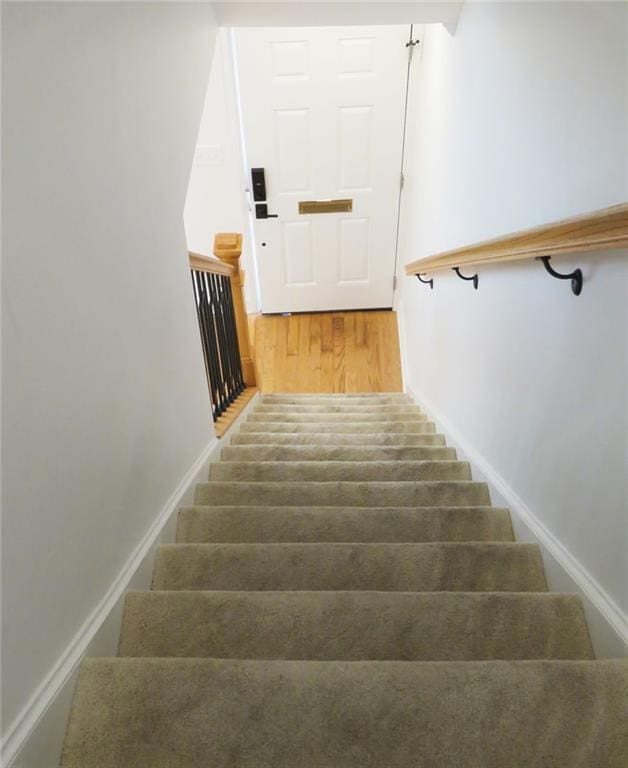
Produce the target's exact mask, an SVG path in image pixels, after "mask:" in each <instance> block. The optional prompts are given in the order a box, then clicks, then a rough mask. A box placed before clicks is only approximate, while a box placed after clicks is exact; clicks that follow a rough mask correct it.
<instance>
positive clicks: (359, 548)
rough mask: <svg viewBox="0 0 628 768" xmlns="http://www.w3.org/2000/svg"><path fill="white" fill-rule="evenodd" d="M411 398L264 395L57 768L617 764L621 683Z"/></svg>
mask: <svg viewBox="0 0 628 768" xmlns="http://www.w3.org/2000/svg"><path fill="white" fill-rule="evenodd" d="M593 659H594V657H593V652H592V648H591V642H590V640H589V635H588V631H587V626H586V622H585V618H584V614H583V609H582V605H581V602H580V599H579V598H578V597H576V596H574V595H566V594H552V593H549V592H548V591H547V585H546V581H545V574H544V569H543V563H542V561H541V556H540V552H539V550H538V548H537V547H536V546H534V545H530V544H520V543H516V542H514V541H513V534H512V528H511V523H510V516H509V513H508V510H506V509H496V508H494V507H491V505H490V499H489V495H488V490H487V488H486V486H485V485H484V484H483V483H477V482H473V481H472V479H471V473H470V469H469V465H468V464H467V463H465V462H461V461H457V460H456V454H455V451H454V450H453V449H452V448H448V447H446V446H445V441H444V439H443V437H442V436H441V435H438V434H436V433H435V429H434V425H433V424H432V423H430V422H429V421H427V419H426V417H425V415H424V414H422V413H421V412H420V410H419V409H418V408H417V407H416V406H414V405H413V404H412V403H411V402H410V401H409V399H408V398H407V397H406V396H405V395H401V394H387V395H353V396H350V395H333V396H318V395H309V396H303V395H300V396H299V395H268V396H266V397H264V398H263V400H262V401H261V405H258V407H257V408H256V409H255V411H254V412H253V413H252V415H251V416H250V417H249V418H248V420H247V421H246V422H245V423H244V424H243V425H242V426H241V427H240V430H239V432H238V433H237V434H235V435H234V436H233V438H232V441H231V445H230V446H228V447H226V448H224V449H223V451H222V457H221V461H220V462H219V463H217V464H214V465H212V468H211V473H210V478H209V482H207V483H202V484H200V485H199V486H198V487H197V490H196V504H195V506H193V507H189V508H185V509H182V510H181V511H180V514H179V523H178V532H177V543H176V544H173V545H166V546H162V547H161V548H160V549H159V551H158V553H157V557H156V563H155V570H154V578H153V589H152V591H150V592H134V593H130V594H129V595H128V597H127V600H126V606H125V611H124V618H123V624H122V632H121V637H120V647H119V655H118V657H117V658H113V659H103V658H93V659H88V660H87V661H85V662H84V664H83V667H82V670H81V673H80V677H79V681H78V684H77V690H76V693H75V698H74V704H73V709H72V713H71V717H70V722H69V726H68V731H67V736H66V742H65V748H64V753H63V759H62V765H63V767H64V768H96V766H98V768H114V766H115V768H184V767H185V768H191V767H192V766H194V767H195V768H196V767H197V766H198V767H199V768H200V767H201V766H202V767H203V768H450V767H451V768H454V767H455V768H511V767H512V768H529V767H531V766H535V767H537V766H538V767H539V768H541V766H542V767H543V768H555V767H557V766H560V767H561V768H562V767H564V768H579V767H582V768H620V767H621V768H625V766H626V765H627V764H628V756H627V755H628V753H627V749H628V743H627V738H628V733H627V731H626V722H628V719H627V717H626V716H627V714H628V713H627V712H626V709H625V708H626V698H627V696H626V694H627V693H628V690H627V689H628V668H627V667H626V665H625V663H624V662H621V661H594V660H593Z"/></svg>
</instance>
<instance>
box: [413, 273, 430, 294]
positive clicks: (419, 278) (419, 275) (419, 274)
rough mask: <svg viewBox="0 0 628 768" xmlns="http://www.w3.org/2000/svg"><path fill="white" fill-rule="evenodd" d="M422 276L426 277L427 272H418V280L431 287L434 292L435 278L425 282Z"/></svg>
mask: <svg viewBox="0 0 628 768" xmlns="http://www.w3.org/2000/svg"><path fill="white" fill-rule="evenodd" d="M422 274H423V275H424V274H425V272H417V273H416V276H417V279H418V281H419V282H420V283H425V285H429V287H430V288H431V289H432V290H434V278H433V277H431V278H430V279H429V280H424V279H423V278H422V277H421V275H422Z"/></svg>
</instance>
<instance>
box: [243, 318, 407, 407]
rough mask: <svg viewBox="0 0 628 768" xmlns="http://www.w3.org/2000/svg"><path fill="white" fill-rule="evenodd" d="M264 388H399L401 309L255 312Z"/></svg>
mask: <svg viewBox="0 0 628 768" xmlns="http://www.w3.org/2000/svg"><path fill="white" fill-rule="evenodd" d="M254 326H255V327H254V332H253V334H252V337H253V339H254V341H253V345H254V359H255V366H256V370H257V381H258V386H259V388H260V390H261V391H262V392H400V391H401V362H400V355H399V337H398V333H397V315H396V313H395V312H391V311H379V310H376V311H372V312H371V311H361V312H320V313H304V314H295V315H290V316H283V315H257V316H255V318H254Z"/></svg>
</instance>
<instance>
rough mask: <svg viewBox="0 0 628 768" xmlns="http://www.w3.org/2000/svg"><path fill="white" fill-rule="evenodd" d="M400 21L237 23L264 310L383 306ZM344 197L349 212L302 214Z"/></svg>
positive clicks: (387, 296) (401, 92) (388, 286)
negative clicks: (261, 186)
mask: <svg viewBox="0 0 628 768" xmlns="http://www.w3.org/2000/svg"><path fill="white" fill-rule="evenodd" d="M408 32H409V29H408V28H407V27H338V28H316V27H311V28H305V29H289V28H280V29H259V28H257V29H238V30H234V40H235V49H236V60H237V70H238V79H239V84H240V98H241V106H242V118H243V130H244V140H245V146H246V154H247V161H248V163H249V166H250V167H263V168H265V170H266V189H267V203H268V211H269V213H271V214H276V215H277V218H269V219H257V220H256V221H255V225H254V230H255V238H256V250H257V256H258V270H259V275H260V287H261V298H262V311H263V312H298V311H301V312H304V311H317V310H340V309H362V308H374V307H390V306H392V294H393V274H394V260H395V246H396V237H397V211H398V203H399V182H400V170H401V149H402V134H403V110H404V101H405V86H406V68H407V50H406V47H405V43H406V41H407V39H408ZM339 198H350V199H351V200H352V210H351V212H339V213H316V214H299V209H298V206H299V202H300V201H306V200H330V199H339Z"/></svg>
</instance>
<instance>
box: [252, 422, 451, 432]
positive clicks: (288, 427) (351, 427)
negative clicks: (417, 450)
mask: <svg viewBox="0 0 628 768" xmlns="http://www.w3.org/2000/svg"><path fill="white" fill-rule="evenodd" d="M435 431H436V429H435V427H434V424H433V423H432V422H430V421H410V422H406V421H369V422H352V421H343V422H337V423H328V422H322V423H321V422H317V423H316V424H298V423H296V424H288V423H286V424H278V423H276V422H265V421H263V422H262V421H246V422H245V423H244V424H242V426H241V427H240V433H245V432H279V433H282V432H284V433H285V432H287V433H291V432H294V433H303V434H308V433H313V434H320V433H323V434H325V433H334V434H339V435H352V434H354V435H357V434H362V433H375V434H378V433H379V434H382V433H383V434H391V433H395V434H407V433H413V432H416V433H419V434H430V433H434V432H435Z"/></svg>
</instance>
